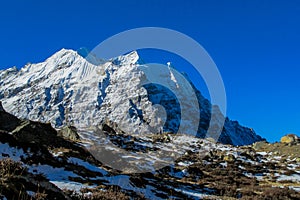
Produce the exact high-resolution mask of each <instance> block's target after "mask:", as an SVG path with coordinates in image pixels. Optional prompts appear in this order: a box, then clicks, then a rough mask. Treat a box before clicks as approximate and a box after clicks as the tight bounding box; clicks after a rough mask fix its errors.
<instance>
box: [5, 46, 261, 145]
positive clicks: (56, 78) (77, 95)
mask: <svg viewBox="0 0 300 200" xmlns="http://www.w3.org/2000/svg"><path fill="white" fill-rule="evenodd" d="M138 61H139V56H138V53H137V52H135V51H134V52H131V53H129V54H127V55H123V56H119V57H117V58H113V59H110V60H107V61H104V60H100V61H99V62H98V63H97V64H93V63H94V62H88V61H87V59H85V58H83V57H82V56H81V55H79V53H77V52H76V51H73V50H66V49H62V50H60V51H59V52H57V53H55V54H54V55H53V56H51V57H50V58H48V59H47V60H46V61H44V62H42V63H37V64H28V65H26V66H24V67H23V68H21V69H20V70H17V68H10V69H7V70H2V71H0V100H1V101H2V103H3V107H4V108H5V109H6V110H7V111H8V112H9V113H12V114H14V115H16V116H17V117H19V118H27V119H30V120H34V121H41V122H50V123H51V124H52V125H53V126H54V127H56V128H61V127H63V126H65V125H72V126H75V127H77V128H78V130H79V131H82V132H83V131H91V132H93V130H95V128H97V127H98V125H100V124H103V123H104V122H105V123H108V122H109V123H114V124H118V127H120V128H121V129H122V130H123V131H124V132H127V133H131V134H135V133H148V132H151V133H160V132H178V131H179V132H184V133H188V134H194V135H198V136H200V137H205V133H206V132H207V129H208V126H209V124H210V119H211V113H212V112H211V111H212V110H216V111H217V112H214V113H218V114H217V116H215V115H213V116H212V118H214V117H218V116H219V117H221V118H222V117H223V115H222V114H221V112H220V111H219V109H218V107H217V106H212V105H211V104H210V103H209V101H208V100H207V99H205V98H204V97H203V96H202V95H201V93H200V92H199V91H197V90H195V91H194V90H193V89H195V87H194V86H193V85H191V86H188V85H189V84H187V82H188V83H190V81H189V80H188V79H186V77H184V76H182V75H181V74H179V73H176V70H174V69H173V68H171V67H170V66H168V67H165V68H160V73H159V79H157V76H158V75H157V74H155V73H153V68H150V67H149V66H148V65H142V64H139V62H138ZM151 77H152V78H153V77H155V80H163V82H159V81H158V83H160V84H156V83H155V81H153V79H151ZM153 82H154V83H153ZM191 84H192V83H191ZM165 85H167V86H168V87H164V86H165ZM191 88H192V90H193V91H194V92H195V97H196V98H192V97H191V96H190V94H191V93H190V91H191ZM188 91H189V92H188ZM162 107H164V109H162ZM182 111H184V113H183V112H182ZM199 121H200V122H199ZM216 121H217V120H216ZM214 125H215V126H218V124H214ZM216 139H218V140H219V141H220V142H223V143H229V144H234V145H244V144H250V143H253V142H255V141H259V140H262V138H261V137H260V136H258V135H256V134H255V132H254V131H253V130H252V129H249V128H246V127H243V126H241V125H239V124H238V122H235V121H230V120H229V119H228V118H226V120H225V124H224V127H223V131H222V134H221V135H220V137H217V138H216Z"/></svg>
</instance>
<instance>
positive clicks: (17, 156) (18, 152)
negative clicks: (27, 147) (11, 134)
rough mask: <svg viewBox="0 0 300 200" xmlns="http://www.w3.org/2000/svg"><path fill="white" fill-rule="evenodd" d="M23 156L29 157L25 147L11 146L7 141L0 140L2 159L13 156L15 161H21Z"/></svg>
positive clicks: (0, 155)
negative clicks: (24, 149)
mask: <svg viewBox="0 0 300 200" xmlns="http://www.w3.org/2000/svg"><path fill="white" fill-rule="evenodd" d="M22 157H23V158H26V157H27V155H26V154H25V152H24V151H23V149H18V148H15V147H11V146H9V144H7V143H4V144H3V143H1V142H0V159H3V158H11V159H12V160H14V161H21V158H22Z"/></svg>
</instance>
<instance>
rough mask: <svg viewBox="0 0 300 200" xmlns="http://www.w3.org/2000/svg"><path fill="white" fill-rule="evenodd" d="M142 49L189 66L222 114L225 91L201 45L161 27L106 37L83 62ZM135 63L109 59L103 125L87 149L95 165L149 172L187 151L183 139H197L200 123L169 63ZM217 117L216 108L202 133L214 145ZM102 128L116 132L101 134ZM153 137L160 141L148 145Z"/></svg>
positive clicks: (130, 57) (190, 92)
mask: <svg viewBox="0 0 300 200" xmlns="http://www.w3.org/2000/svg"><path fill="white" fill-rule="evenodd" d="M136 41H139V42H136ZM175 41H176V42H175ZM143 48H156V49H162V50H166V51H170V52H174V53H176V54H177V55H180V56H181V57H183V58H185V59H186V60H188V61H189V62H190V63H191V64H193V65H195V67H196V68H197V69H198V72H199V73H200V74H201V75H202V77H203V79H204V80H205V82H206V83H207V87H208V89H209V92H210V94H211V99H212V102H213V103H216V104H218V105H220V106H221V110H222V111H223V113H224V114H225V112H226V97H225V90H224V86H223V82H222V79H221V77H220V74H219V72H218V69H217V67H216V66H215V64H214V63H213V61H212V59H211V58H210V57H209V55H208V54H207V53H206V51H205V50H204V49H203V48H202V47H201V45H199V44H198V43H196V42H195V41H194V40H192V39H191V38H189V37H187V36H186V35H184V34H182V33H179V32H176V31H173V30H169V29H163V28H140V29H132V30H129V31H125V32H122V33H119V34H117V35H115V36H112V37H111V38H108V39H107V40H105V41H104V42H102V43H101V44H99V45H98V46H97V47H96V48H95V49H94V50H93V51H92V52H91V53H90V54H89V55H88V56H87V59H88V60H90V62H91V63H94V60H95V57H97V56H99V57H102V58H103V57H104V58H105V57H106V58H112V57H115V56H116V55H122V54H124V53H126V52H130V51H132V50H135V49H143ZM96 60H99V59H96ZM137 61H138V55H137V53H136V52H132V53H130V54H127V55H125V56H119V57H118V58H117V59H114V60H112V64H113V65H118V66H119V68H118V70H116V71H114V72H113V73H111V74H110V77H109V79H110V80H109V81H110V83H114V84H110V85H108V86H107V87H106V88H105V90H104V92H105V99H103V101H101V106H100V107H101V108H100V110H101V111H102V112H101V113H105V114H106V117H105V119H104V122H105V123H106V124H105V125H104V126H105V127H103V126H102V127H101V128H100V129H97V130H98V132H95V134H96V136H95V138H98V139H96V140H95V141H93V145H91V147H90V151H91V152H92V153H93V155H94V156H95V157H96V158H97V159H99V161H101V162H102V163H104V164H107V165H108V166H110V167H112V168H114V169H118V170H121V171H124V172H145V171H152V170H154V169H158V168H161V167H164V166H166V165H169V164H172V163H173V161H174V160H176V159H177V158H178V157H180V156H181V155H183V154H184V153H185V152H186V151H187V150H188V149H189V145H190V144H189V143H188V142H187V143H186V142H185V141H183V140H187V141H189V140H191V138H193V137H195V136H196V135H197V133H198V127H199V122H200V113H199V112H200V109H199V100H198V98H197V95H196V94H195V91H194V89H193V88H192V86H191V85H190V82H189V80H187V79H186V77H184V76H183V75H181V74H180V73H178V72H177V71H176V70H175V69H173V68H172V67H171V63H170V62H168V63H167V65H162V64H151V63H148V64H143V65H140V64H138V62H137ZM212 112H214V109H213V110H212ZM220 113H221V112H220V111H219V110H218V109H217V111H216V113H212V115H211V116H212V117H211V119H212V122H211V123H210V124H209V127H208V131H207V137H213V138H214V139H215V141H217V140H218V137H219V135H220V133H221V131H222V128H223V124H224V120H225V118H224V115H222V114H220ZM90 124H93V123H90ZM107 124H109V125H110V126H111V127H113V128H114V129H116V130H115V131H116V132H115V133H113V134H112V133H108V132H109V131H105V129H107V130H108V128H107V127H106V125H107ZM101 129H102V130H104V131H101ZM165 132H171V133H172V134H165V135H164V134H163V133H165ZM158 134H160V137H162V138H160V139H159V142H153V138H155V137H157V135H158ZM182 134H186V135H185V136H184V137H183V136H182ZM179 136H180V137H179ZM105 138H106V139H105ZM107 138H109V139H107ZM104 144H105V145H104ZM128 146H130V148H128ZM153 158H155V159H153Z"/></svg>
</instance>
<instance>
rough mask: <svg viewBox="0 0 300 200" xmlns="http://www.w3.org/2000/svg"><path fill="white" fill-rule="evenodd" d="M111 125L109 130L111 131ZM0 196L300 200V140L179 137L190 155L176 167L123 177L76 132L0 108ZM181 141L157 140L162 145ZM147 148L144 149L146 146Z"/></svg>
mask: <svg viewBox="0 0 300 200" xmlns="http://www.w3.org/2000/svg"><path fill="white" fill-rule="evenodd" d="M109 125H110V126H109ZM102 128H103V130H102V131H103V132H104V133H105V134H106V135H107V137H108V138H110V139H111V141H113V144H114V145H116V146H121V143H122V142H123V143H122V148H124V149H127V150H131V151H134V150H135V151H157V149H155V148H149V149H145V148H142V147H143V146H141V145H142V144H141V141H136V140H131V141H132V142H129V141H128V142H127V143H126V142H125V143H124V141H126V135H124V133H120V132H119V133H118V131H119V130H114V127H113V126H112V125H111V124H105V125H103V126H102ZM0 134H1V135H0V158H1V160H0V171H1V173H0V199H299V198H300V151H299V147H300V142H299V138H298V137H297V136H295V135H287V136H286V137H283V138H282V141H281V142H280V143H274V144H269V143H267V142H257V143H254V144H253V145H247V146H240V147H238V146H232V145H225V144H221V143H215V142H214V141H213V139H200V138H196V137H194V136H190V135H178V136H177V139H178V138H181V139H182V140H181V141H182V142H181V148H185V149H187V151H186V153H185V154H184V155H183V156H181V157H180V158H178V159H176V160H175V161H174V163H173V164H171V165H168V166H165V167H163V168H161V169H157V170H153V171H151V172H145V173H124V172H120V171H118V170H114V169H111V168H110V167H107V166H105V165H104V164H103V163H101V162H99V161H98V160H97V159H95V158H94V157H93V155H92V154H90V153H89V151H87V150H86V149H85V145H84V141H83V138H81V137H80V136H79V135H78V134H77V133H76V129H75V128H74V127H64V128H63V129H61V131H59V132H58V131H57V130H55V129H54V128H53V127H52V126H51V124H49V123H48V124H43V123H40V122H33V121H30V120H20V119H18V118H16V117H15V116H13V115H11V114H9V113H7V112H6V111H5V110H4V109H3V108H2V107H1V109H0ZM172 138H175V136H174V135H173V134H171V133H169V134H167V133H166V134H161V135H157V136H156V137H153V138H152V139H151V140H149V141H147V142H148V143H149V142H151V143H153V144H154V146H156V147H157V148H159V147H160V144H162V143H168V141H169V140H171V139H172ZM138 144H139V145H140V146H139V145H138Z"/></svg>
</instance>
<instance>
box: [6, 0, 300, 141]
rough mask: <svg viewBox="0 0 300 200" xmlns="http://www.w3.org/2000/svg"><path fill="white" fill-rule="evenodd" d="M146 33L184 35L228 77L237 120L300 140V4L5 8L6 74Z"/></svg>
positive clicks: (11, 4)
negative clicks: (63, 52) (126, 34)
mask: <svg viewBox="0 0 300 200" xmlns="http://www.w3.org/2000/svg"><path fill="white" fill-rule="evenodd" d="M144 26H158V27H165V28H171V29H174V30H177V31H180V32H182V33H185V34H187V35H189V36H190V37H192V38H194V39H195V40H197V41H198V42H199V43H200V44H201V45H202V46H203V47H204V48H205V49H206V50H207V51H208V53H209V54H210V55H211V57H212V58H213V59H214V61H215V63H216V64H217V66H218V68H219V70H220V72H221V74H222V77H223V80H224V83H225V87H226V92H227V102H228V112H227V114H228V116H229V117H230V118H231V119H236V120H238V121H239V122H240V123H241V124H243V125H246V126H249V127H253V128H254V130H256V132H257V133H258V134H260V135H261V136H263V137H265V138H267V139H268V140H269V141H276V140H279V139H280V137H281V136H282V135H284V134H286V133H290V132H293V133H296V134H298V135H299V134H300V105H299V102H300V92H299V90H300V79H299V76H300V61H299V59H300V49H299V48H300V2H299V1H297V0H288V1H284V0H282V1H277V0H269V1H265V0H248V1H246V0H245V1H241V0H236V1H233V0H219V1H216V0H209V1H208V0H207V1H201V0H181V1H176V0H173V1H167V0H165V1H159V0H149V1H146V0H145V1H141V0H127V1H114V0H111V1H78V0H72V1H63V0H62V1H58V0H52V1H38V0H36V1H33V0H27V1H21V0H20V1H14V0H12V1H1V3H0V36H1V37H0V44H1V46H0V55H1V57H0V58H1V59H0V69H3V68H8V67H11V66H13V65H16V66H17V67H19V68H20V67H22V66H23V65H25V64H26V63H27V62H39V61H43V60H44V59H46V58H47V57H49V56H50V55H52V54H53V53H54V52H56V51H57V50H59V49H61V48H71V49H75V50H76V49H78V48H80V47H83V46H84V47H87V48H90V49H92V48H93V47H95V46H96V45H97V44H98V43H100V42H101V41H103V40H104V39H106V38H107V37H109V36H112V35H114V34H116V33H118V32H121V31H124V30H127V29H131V28H137V27H144ZM142 54H143V56H144V57H145V59H146V60H147V61H149V59H151V53H148V54H147V52H146V51H145V52H143V53H142ZM149 55H150V56H149ZM166 56H168V54H166ZM155 58H156V59H157V58H159V56H158V57H155ZM170 59H171V58H170ZM170 59H169V58H164V59H162V60H161V62H162V63H165V61H166V60H170ZM150 61H151V60H150ZM182 63H183V62H181V61H180V60H178V61H177V60H175V61H174V62H173V65H175V66H181V64H182ZM204 94H205V92H204Z"/></svg>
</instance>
